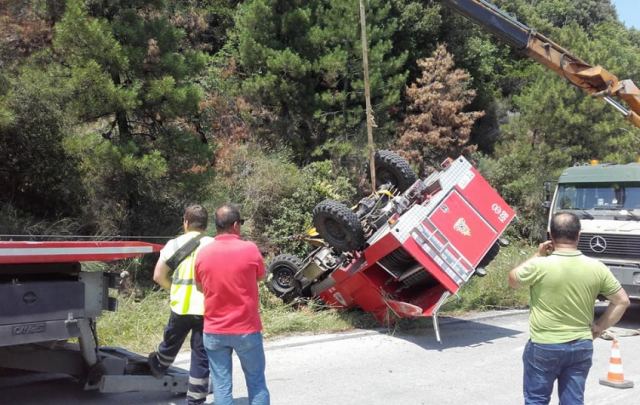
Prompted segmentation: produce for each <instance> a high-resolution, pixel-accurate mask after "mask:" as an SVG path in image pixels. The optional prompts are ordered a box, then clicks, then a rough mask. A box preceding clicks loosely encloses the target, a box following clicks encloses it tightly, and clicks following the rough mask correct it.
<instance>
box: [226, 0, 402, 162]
mask: <svg viewBox="0 0 640 405" xmlns="http://www.w3.org/2000/svg"><path fill="white" fill-rule="evenodd" d="M392 11H393V10H392V6H391V5H390V4H389V3H388V2H386V1H382V0H371V1H369V2H368V5H367V25H368V27H367V28H368V32H369V48H370V50H369V65H370V77H371V89H372V104H373V106H374V116H375V119H376V122H377V125H378V129H377V130H376V136H377V137H380V139H381V140H384V139H385V137H387V138H388V137H390V134H393V132H394V130H395V124H394V122H393V120H392V119H391V117H392V116H393V114H394V112H395V111H396V110H398V107H399V104H400V96H401V90H402V87H403V85H404V83H405V80H406V75H407V73H406V71H405V69H404V63H405V61H406V56H407V54H406V53H405V52H398V51H397V49H394V48H393V43H392V38H393V36H394V34H395V33H396V30H397V29H398V18H397V17H396V16H394V15H393V13H392ZM236 38H237V39H236V47H237V56H238V61H239V69H240V71H241V74H242V75H246V79H244V81H243V85H242V89H243V92H244V94H245V95H246V96H247V97H250V99H251V100H253V101H254V102H256V103H257V104H258V105H259V106H261V107H262V108H264V109H267V110H268V111H270V112H271V113H272V114H273V115H270V116H269V117H270V118H272V119H271V120H270V122H264V123H266V124H268V125H269V126H270V128H271V129H272V131H273V132H274V133H275V134H276V137H277V138H276V139H284V140H285V141H286V142H288V143H290V144H291V145H293V146H294V149H295V150H296V152H298V154H299V156H303V155H304V154H305V153H308V151H309V150H314V149H315V148H316V147H318V146H320V145H322V144H323V143H325V142H326V141H327V140H330V139H339V140H341V141H355V142H358V141H359V142H363V140H364V139H365V138H364V133H365V132H364V129H365V126H364V124H365V115H364V90H363V88H364V87H363V79H362V77H363V74H362V48H361V44H360V26H359V9H358V1H357V0H348V1H344V0H322V1H314V2H311V1H294V2H290V1H278V0H253V1H248V2H246V3H245V4H244V5H243V6H242V7H241V11H240V14H239V17H238V21H237V31H236ZM278 136H279V137H278Z"/></svg>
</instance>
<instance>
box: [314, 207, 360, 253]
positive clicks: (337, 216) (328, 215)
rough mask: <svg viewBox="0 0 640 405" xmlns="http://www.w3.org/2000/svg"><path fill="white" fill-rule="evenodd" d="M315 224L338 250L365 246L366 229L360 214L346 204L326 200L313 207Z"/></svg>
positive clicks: (319, 231)
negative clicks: (359, 217) (363, 227)
mask: <svg viewBox="0 0 640 405" xmlns="http://www.w3.org/2000/svg"><path fill="white" fill-rule="evenodd" d="M313 225H314V226H315V227H316V229H317V230H318V233H319V234H320V236H321V237H322V239H324V240H325V241H326V242H327V243H328V244H329V246H331V247H333V248H334V249H336V250H337V251H338V252H349V251H352V250H359V249H362V248H363V247H364V243H365V239H364V230H363V229H362V224H361V223H360V220H359V219H358V216H357V215H356V214H355V213H354V212H353V211H351V210H350V209H349V207H347V206H346V205H344V204H342V203H339V202H337V201H333V200H324V201H322V202H321V203H320V204H318V205H316V207H315V208H314V209H313Z"/></svg>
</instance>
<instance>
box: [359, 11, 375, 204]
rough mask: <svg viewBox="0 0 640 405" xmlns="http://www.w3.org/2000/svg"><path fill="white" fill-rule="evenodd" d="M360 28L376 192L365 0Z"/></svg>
mask: <svg viewBox="0 0 640 405" xmlns="http://www.w3.org/2000/svg"><path fill="white" fill-rule="evenodd" d="M360 28H361V32H362V67H363V69H364V99H365V106H366V114H367V149H368V150H369V169H370V171H371V187H372V188H373V192H374V193H375V192H376V166H375V159H374V154H375V145H374V143H373V111H371V87H370V83H369V45H368V42H367V16H366V13H365V10H364V0H360Z"/></svg>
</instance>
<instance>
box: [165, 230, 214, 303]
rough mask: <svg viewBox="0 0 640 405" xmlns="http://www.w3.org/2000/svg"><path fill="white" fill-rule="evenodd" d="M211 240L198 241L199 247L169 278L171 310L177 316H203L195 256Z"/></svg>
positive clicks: (191, 233) (193, 234)
mask: <svg viewBox="0 0 640 405" xmlns="http://www.w3.org/2000/svg"><path fill="white" fill-rule="evenodd" d="M189 234H190V236H189V237H188V238H187V239H186V240H185V243H186V241H188V240H189V239H191V238H193V237H194V236H196V235H197V233H196V232H190V233H189ZM209 241H211V238H208V237H204V238H202V239H200V245H199V246H198V247H197V248H196V249H195V250H194V251H193V252H191V254H190V255H189V256H187V257H186V258H185V259H184V260H183V261H182V262H181V263H180V264H179V265H178V267H177V268H176V269H175V271H174V272H173V275H172V276H171V302H170V305H171V310H172V311H173V312H175V313H176V314H178V315H204V295H203V294H202V293H201V292H200V291H198V289H197V288H196V280H195V265H196V254H197V253H198V250H200V248H202V246H204V245H206V244H207V243H208V242H209Z"/></svg>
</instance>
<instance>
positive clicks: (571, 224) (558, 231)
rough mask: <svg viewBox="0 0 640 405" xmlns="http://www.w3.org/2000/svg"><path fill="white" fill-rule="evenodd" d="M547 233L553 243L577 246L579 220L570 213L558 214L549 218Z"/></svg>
mask: <svg viewBox="0 0 640 405" xmlns="http://www.w3.org/2000/svg"><path fill="white" fill-rule="evenodd" d="M549 231H550V233H551V239H553V240H554V241H557V242H561V243H570V244H577V243H578V237H579V235H580V218H578V216H577V215H576V214H574V213H571V212H559V213H557V214H555V215H554V216H553V218H551V226H550V229H549Z"/></svg>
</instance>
